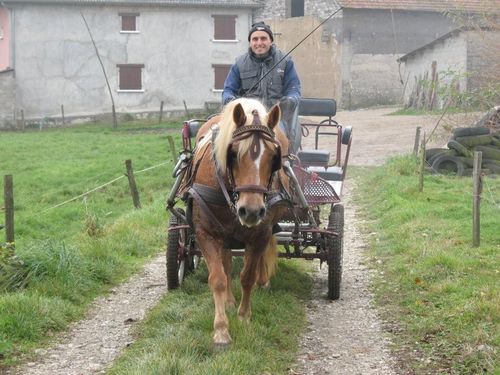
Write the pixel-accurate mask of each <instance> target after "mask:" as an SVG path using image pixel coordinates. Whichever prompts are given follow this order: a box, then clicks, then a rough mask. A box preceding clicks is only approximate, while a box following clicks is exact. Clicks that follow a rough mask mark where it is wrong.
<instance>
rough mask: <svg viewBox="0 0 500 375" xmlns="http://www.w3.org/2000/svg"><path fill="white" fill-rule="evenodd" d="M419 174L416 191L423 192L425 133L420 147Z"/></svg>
mask: <svg viewBox="0 0 500 375" xmlns="http://www.w3.org/2000/svg"><path fill="white" fill-rule="evenodd" d="M419 169H420V173H419V174H418V191H419V192H422V191H424V171H425V132H424V136H423V137H422V144H421V145H420V168H419Z"/></svg>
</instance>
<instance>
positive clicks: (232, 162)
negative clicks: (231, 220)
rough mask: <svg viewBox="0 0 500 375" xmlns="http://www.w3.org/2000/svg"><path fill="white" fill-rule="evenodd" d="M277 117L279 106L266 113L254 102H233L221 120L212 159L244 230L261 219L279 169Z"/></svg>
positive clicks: (260, 105)
mask: <svg viewBox="0 0 500 375" xmlns="http://www.w3.org/2000/svg"><path fill="white" fill-rule="evenodd" d="M226 112H227V113H226ZM225 116H227V117H228V118H227V119H225ZM280 116H281V113H280V109H279V106H277V105H275V106H274V107H273V108H272V109H271V110H270V111H269V112H268V113H267V112H266V110H265V107H264V106H263V105H262V104H261V103H260V102H258V101H256V100H254V99H239V100H237V101H235V102H234V104H233V103H232V105H230V106H229V107H228V108H227V109H226V110H225V111H224V113H223V116H222V121H221V124H220V134H219V136H218V137H217V140H216V142H215V156H216V158H217V161H218V164H219V167H220V169H221V171H222V172H224V171H225V174H226V175H227V178H228V180H229V183H230V185H231V186H230V189H232V190H233V192H234V195H233V197H234V203H235V207H236V213H237V215H238V218H239V221H240V223H241V224H242V225H245V226H247V227H253V226H255V225H258V224H259V223H260V222H261V221H262V219H263V218H264V216H265V214H266V195H267V193H268V192H269V189H270V187H271V183H272V177H273V175H274V172H276V171H278V170H279V169H280V168H281V146H280V142H278V140H277V137H276V135H275V131H277V132H279V131H280V130H279V126H277V125H278V123H279V121H280Z"/></svg>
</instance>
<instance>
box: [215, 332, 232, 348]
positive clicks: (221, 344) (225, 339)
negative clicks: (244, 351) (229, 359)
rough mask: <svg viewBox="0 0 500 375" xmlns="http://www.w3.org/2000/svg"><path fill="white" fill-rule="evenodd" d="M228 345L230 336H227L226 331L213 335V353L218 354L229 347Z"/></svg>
mask: <svg viewBox="0 0 500 375" xmlns="http://www.w3.org/2000/svg"><path fill="white" fill-rule="evenodd" d="M229 344H231V336H229V333H228V332H227V330H225V331H220V332H215V333H214V349H215V351H218V352H220V351H222V350H225V349H227V348H228V347H229Z"/></svg>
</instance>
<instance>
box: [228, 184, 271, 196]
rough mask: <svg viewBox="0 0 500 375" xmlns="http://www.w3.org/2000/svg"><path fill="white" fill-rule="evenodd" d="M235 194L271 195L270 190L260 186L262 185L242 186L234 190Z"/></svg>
mask: <svg viewBox="0 0 500 375" xmlns="http://www.w3.org/2000/svg"><path fill="white" fill-rule="evenodd" d="M234 192H236V193H239V192H245V193H247V192H248V193H263V194H266V193H269V189H266V188H265V187H263V186H260V185H252V184H248V185H241V186H237V187H235V188H234Z"/></svg>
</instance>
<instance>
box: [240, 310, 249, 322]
mask: <svg viewBox="0 0 500 375" xmlns="http://www.w3.org/2000/svg"><path fill="white" fill-rule="evenodd" d="M251 316H252V313H250V312H247V313H238V320H239V321H240V322H250V317H251Z"/></svg>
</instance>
